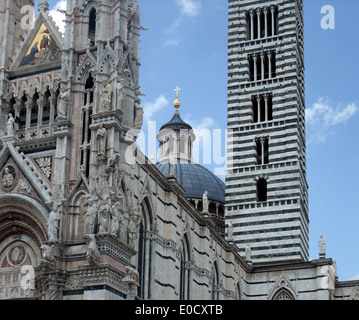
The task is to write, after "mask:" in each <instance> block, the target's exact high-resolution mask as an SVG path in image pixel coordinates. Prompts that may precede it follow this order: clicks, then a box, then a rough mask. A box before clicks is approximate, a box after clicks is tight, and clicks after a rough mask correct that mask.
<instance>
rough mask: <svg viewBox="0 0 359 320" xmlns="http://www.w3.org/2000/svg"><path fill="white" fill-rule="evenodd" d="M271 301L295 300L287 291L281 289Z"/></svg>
mask: <svg viewBox="0 0 359 320" xmlns="http://www.w3.org/2000/svg"><path fill="white" fill-rule="evenodd" d="M272 300H295V299H294V296H293V295H292V294H291V292H290V291H289V290H287V289H284V288H282V289H280V290H278V291H277V292H276V293H275V294H274V296H273V299H272Z"/></svg>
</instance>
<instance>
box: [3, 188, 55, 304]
mask: <svg viewBox="0 0 359 320" xmlns="http://www.w3.org/2000/svg"><path fill="white" fill-rule="evenodd" d="M47 217H48V211H47V209H46V208H45V207H44V206H43V205H42V204H40V203H39V202H37V201H36V200H35V199H33V198H30V197H28V196H24V195H19V194H5V195H1V196H0V299H2V298H4V299H18V298H21V299H23V298H31V297H35V290H25V291H24V290H23V289H24V288H23V287H22V285H23V283H22V282H21V281H20V280H22V279H23V277H24V276H25V275H24V274H23V268H24V267H25V268H27V269H26V270H28V272H31V274H32V276H31V277H33V278H32V279H33V280H35V281H36V279H35V272H34V270H35V269H34V268H36V267H38V266H39V265H40V263H41V247H42V245H43V244H44V243H45V242H46V241H47V240H48V230H47ZM27 274H29V273H27ZM4 279H6V282H5V281H4ZM31 289H35V285H34V283H32V284H31Z"/></svg>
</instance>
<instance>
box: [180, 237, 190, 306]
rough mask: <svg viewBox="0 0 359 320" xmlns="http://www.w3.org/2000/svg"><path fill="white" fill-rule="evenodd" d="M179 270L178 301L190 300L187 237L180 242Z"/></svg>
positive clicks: (188, 246)
mask: <svg viewBox="0 0 359 320" xmlns="http://www.w3.org/2000/svg"><path fill="white" fill-rule="evenodd" d="M181 245H182V252H181V268H180V296H179V299H180V300H189V299H190V270H189V265H188V264H189V262H190V245H189V240H188V237H187V235H184V237H183V240H182V243H181Z"/></svg>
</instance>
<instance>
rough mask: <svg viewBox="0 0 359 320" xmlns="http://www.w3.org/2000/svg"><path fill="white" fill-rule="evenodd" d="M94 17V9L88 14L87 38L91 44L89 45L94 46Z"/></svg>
mask: <svg viewBox="0 0 359 320" xmlns="http://www.w3.org/2000/svg"><path fill="white" fill-rule="evenodd" d="M96 15H97V12H96V10H95V8H93V9H91V11H90V14H89V32H88V38H89V40H90V42H91V45H92V46H94V45H95V40H96Z"/></svg>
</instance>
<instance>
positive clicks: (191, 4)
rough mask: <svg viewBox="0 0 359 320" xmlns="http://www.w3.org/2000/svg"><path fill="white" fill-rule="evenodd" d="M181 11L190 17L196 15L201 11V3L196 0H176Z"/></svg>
mask: <svg viewBox="0 0 359 320" xmlns="http://www.w3.org/2000/svg"><path fill="white" fill-rule="evenodd" d="M176 3H177V5H178V6H179V7H180V8H181V13H182V14H183V15H185V16H188V17H195V16H197V15H198V14H199V13H200V9H201V3H200V2H199V1H195V0H176Z"/></svg>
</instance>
